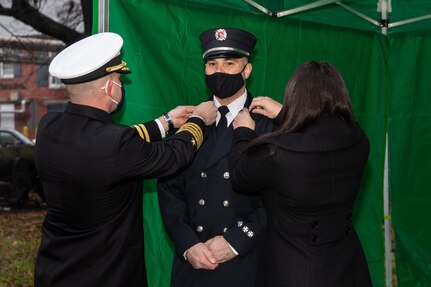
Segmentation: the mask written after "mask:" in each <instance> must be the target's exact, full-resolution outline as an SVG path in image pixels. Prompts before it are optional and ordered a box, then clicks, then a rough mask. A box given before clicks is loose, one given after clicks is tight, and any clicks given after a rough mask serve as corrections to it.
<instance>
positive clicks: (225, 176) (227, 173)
mask: <svg viewBox="0 0 431 287" xmlns="http://www.w3.org/2000/svg"><path fill="white" fill-rule="evenodd" d="M223 177H224V178H225V179H229V178H230V174H229V172H228V171H226V172H225V173H223Z"/></svg>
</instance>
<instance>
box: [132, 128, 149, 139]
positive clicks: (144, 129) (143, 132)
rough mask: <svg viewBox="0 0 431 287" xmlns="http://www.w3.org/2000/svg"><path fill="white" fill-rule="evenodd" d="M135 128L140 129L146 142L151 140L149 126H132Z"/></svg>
mask: <svg viewBox="0 0 431 287" xmlns="http://www.w3.org/2000/svg"><path fill="white" fill-rule="evenodd" d="M132 128H134V129H135V130H137V131H138V133H139V136H140V137H141V138H142V139H143V140H144V141H146V142H150V135H149V134H148V131H147V128H146V127H145V126H144V125H143V124H139V125H134V126H132Z"/></svg>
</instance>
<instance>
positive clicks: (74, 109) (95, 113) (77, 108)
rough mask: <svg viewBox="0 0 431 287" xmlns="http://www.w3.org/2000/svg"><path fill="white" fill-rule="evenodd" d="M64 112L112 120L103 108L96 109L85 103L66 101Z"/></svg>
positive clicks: (105, 120)
mask: <svg viewBox="0 0 431 287" xmlns="http://www.w3.org/2000/svg"><path fill="white" fill-rule="evenodd" d="M64 112H65V113H69V114H73V115H77V116H81V117H87V118H92V119H95V120H99V121H102V122H112V119H111V116H110V115H109V114H108V113H107V112H105V111H104V110H101V109H97V108H94V107H90V106H86V105H78V104H74V103H71V102H69V103H67V106H66V110H65V111H64Z"/></svg>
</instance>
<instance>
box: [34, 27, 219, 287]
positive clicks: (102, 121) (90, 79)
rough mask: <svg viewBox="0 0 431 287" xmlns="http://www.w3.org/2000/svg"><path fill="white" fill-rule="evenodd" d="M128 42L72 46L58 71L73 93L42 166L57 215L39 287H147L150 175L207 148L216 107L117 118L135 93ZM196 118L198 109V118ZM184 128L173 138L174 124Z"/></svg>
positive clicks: (42, 148) (45, 235)
mask: <svg viewBox="0 0 431 287" xmlns="http://www.w3.org/2000/svg"><path fill="white" fill-rule="evenodd" d="M122 45H123V39H122V38H121V37H120V36H119V35H118V34H115V33H101V34H96V35H93V36H90V37H87V38H84V39H83V40H80V41H78V42H76V43H75V44H73V45H71V46H69V47H67V48H66V49H65V50H63V51H62V52H61V53H60V54H58V55H57V56H56V57H55V58H54V60H53V61H52V62H51V64H50V67H49V71H50V73H51V75H52V76H54V77H57V78H59V79H61V80H62V81H63V83H64V84H65V85H66V89H67V91H68V93H69V96H70V102H69V103H68V104H67V107H66V110H65V111H64V113H48V114H47V115H45V116H44V118H43V119H42V120H41V121H40V124H39V128H38V134H37V141H36V167H37V170H38V172H39V175H40V179H41V182H42V184H43V187H44V190H45V195H46V203H47V208H48V210H47V215H46V217H45V220H44V222H43V226H42V240H41V244H40V248H39V251H38V254H37V258H36V267H35V280H34V286H36V287H49V286H62V287H66V286H80V287H87V286H88V287H94V286H132V287H134V286H136V287H142V286H147V282H146V273H145V263H144V249H143V224H142V180H143V179H144V178H153V177H157V176H167V175H169V174H172V173H174V172H176V171H177V170H178V169H180V168H181V167H184V166H185V165H187V164H189V163H190V162H191V160H192V159H193V157H194V156H195V154H196V151H197V149H198V148H199V147H200V146H201V145H202V142H203V139H204V136H205V134H206V127H205V124H208V125H209V124H211V123H213V122H214V121H215V118H216V111H217V109H216V108H215V107H214V105H213V103H211V102H206V103H202V104H200V105H199V106H197V107H195V108H193V107H187V106H183V107H177V108H175V109H173V110H172V111H170V112H169V113H168V114H166V115H164V116H161V117H160V118H158V119H156V120H154V121H150V122H148V123H145V124H139V125H135V126H133V127H129V126H123V125H119V124H115V123H114V122H112V120H111V116H110V113H112V112H115V111H118V110H119V109H120V108H121V104H122V102H123V100H124V97H125V92H124V86H123V84H122V83H121V80H120V74H125V73H130V70H129V69H128V68H127V67H126V63H125V62H124V61H122V60H121V56H120V49H121V47H122ZM189 114H192V116H190V118H189ZM180 126H181V128H180V129H179V130H178V131H177V133H176V134H175V135H173V136H171V137H169V138H168V139H167V140H166V141H161V140H162V136H163V134H164V133H165V132H166V131H167V130H168V129H173V128H175V127H176V128H179V127H180Z"/></svg>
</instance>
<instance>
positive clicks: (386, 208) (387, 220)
mask: <svg viewBox="0 0 431 287" xmlns="http://www.w3.org/2000/svg"><path fill="white" fill-rule="evenodd" d="M388 147H389V144H388V133H386V150H385V167H384V177H383V212H384V216H383V218H384V237H385V270H386V272H385V274H386V287H392V236H391V233H392V232H391V231H392V225H391V221H392V219H391V208H390V201H389V156H388V154H389V152H388Z"/></svg>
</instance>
